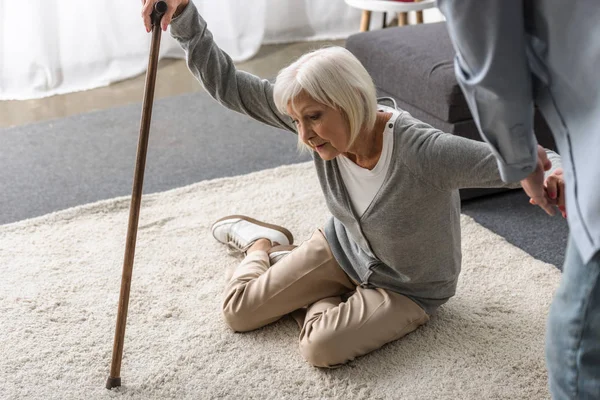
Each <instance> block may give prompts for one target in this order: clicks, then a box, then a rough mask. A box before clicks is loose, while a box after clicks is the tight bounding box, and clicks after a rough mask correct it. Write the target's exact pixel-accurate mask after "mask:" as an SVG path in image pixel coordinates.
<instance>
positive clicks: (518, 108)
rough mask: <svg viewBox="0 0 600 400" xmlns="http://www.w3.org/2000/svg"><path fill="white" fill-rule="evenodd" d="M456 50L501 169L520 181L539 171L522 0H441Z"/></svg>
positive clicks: (459, 71) (460, 75)
mask: <svg viewBox="0 0 600 400" xmlns="http://www.w3.org/2000/svg"><path fill="white" fill-rule="evenodd" d="M438 6H439V8H440V10H441V11H442V12H443V13H444V15H445V16H446V19H447V25H448V31H449V33H450V38H451V39H452V42H453V44H454V48H455V50H456V53H457V55H456V59H455V71H456V76H457V79H458V82H459V84H460V86H461V87H462V89H463V92H464V93H465V97H466V99H467V102H468V103H469V108H470V109H471V113H472V114H473V119H474V120H475V122H476V124H477V126H478V128H479V131H480V133H481V134H482V136H483V138H484V140H485V141H486V142H487V143H489V144H490V145H491V146H492V150H493V152H494V155H495V156H496V159H497V161H498V169H499V170H500V175H501V176H502V179H503V180H504V181H505V182H516V181H520V180H522V179H524V178H526V177H527V176H528V175H530V174H531V173H532V172H534V171H535V169H536V165H537V163H536V162H537V150H536V149H537V146H536V144H537V141H536V139H535V135H534V133H533V113H534V105H533V95H532V84H531V73H530V71H529V67H528V63H527V56H526V50H525V30H524V23H523V4H522V1H518V0H486V1H481V0H458V1H456V0H438Z"/></svg>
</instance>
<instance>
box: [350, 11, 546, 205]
mask: <svg viewBox="0 0 600 400" xmlns="http://www.w3.org/2000/svg"><path fill="white" fill-rule="evenodd" d="M346 48H347V49H348V50H349V51H350V52H352V53H353V54H354V55H355V56H356V57H357V58H358V59H359V60H360V61H361V62H362V64H363V65H364V66H365V68H366V69H367V71H369V73H370V74H371V76H372V77H373V80H374V82H375V85H376V87H377V91H378V95H379V96H389V97H393V98H394V99H395V100H396V102H397V103H398V107H400V108H402V109H404V110H406V111H408V112H409V113H411V114H412V115H413V116H414V117H415V118H418V119H420V120H422V121H423V122H426V123H428V124H430V125H431V126H433V127H436V128H438V129H440V130H442V131H444V132H448V133H452V134H455V135H460V136H463V137H466V138H470V139H475V140H481V137H480V135H479V132H478V131H477V127H476V125H475V122H474V121H473V117H472V116H471V112H470V111H469V107H468V106H467V102H466V100H465V98H464V96H463V94H462V91H461V89H460V87H459V86H458V83H457V81H456V78H455V75H454V64H453V59H454V49H453V47H452V43H451V42H450V38H449V36H448V32H447V30H446V24H445V23H444V22H440V23H434V24H421V25H410V26H403V27H397V28H386V29H381V30H376V31H369V32H364V33H358V34H355V35H353V36H350V37H349V38H348V40H347V41H346ZM535 132H536V135H537V138H538V142H539V143H540V144H541V145H542V146H544V147H547V148H550V149H552V150H555V149H556V145H555V143H554V139H553V137H552V134H551V132H550V129H549V128H548V125H546V122H545V120H544V119H543V117H542V116H541V115H540V113H539V112H536V116H535ZM499 191H500V190H498V189H464V190H461V198H462V199H463V200H465V199H469V198H473V197H477V196H481V195H486V194H491V193H496V192H499Z"/></svg>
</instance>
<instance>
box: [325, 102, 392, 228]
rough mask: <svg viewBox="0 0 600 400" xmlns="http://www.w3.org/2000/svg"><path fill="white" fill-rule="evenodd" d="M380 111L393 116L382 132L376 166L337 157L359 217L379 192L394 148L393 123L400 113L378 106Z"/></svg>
mask: <svg viewBox="0 0 600 400" xmlns="http://www.w3.org/2000/svg"><path fill="white" fill-rule="evenodd" d="M377 108H378V109H379V110H380V111H386V112H391V113H392V114H393V115H392V117H391V118H390V120H389V121H388V122H387V123H386V125H385V130H384V131H383V148H382V149H381V156H380V157H379V161H377V165H375V168H373V169H372V170H368V169H366V168H362V167H359V166H358V165H356V164H355V163H353V162H352V161H350V159H348V158H347V157H346V156H344V155H339V156H337V157H336V158H337V160H338V166H339V169H340V174H341V175H342V180H343V181H344V186H345V187H346V191H347V192H348V196H350V201H351V202H352V207H353V208H354V211H355V212H356V215H358V216H359V217H360V216H361V215H363V214H364V213H365V211H366V210H367V208H369V205H370V204H371V202H372V201H373V199H374V198H375V196H376V195H377V192H379V189H380V188H381V185H382V184H383V181H384V180H385V177H386V175H387V172H388V168H389V166H390V160H391V154H392V149H393V147H394V123H395V122H396V118H398V115H400V112H399V111H397V110H394V109H393V108H390V107H386V106H382V105H379V106H378V107H377Z"/></svg>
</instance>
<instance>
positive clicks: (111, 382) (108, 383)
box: [106, 376, 121, 390]
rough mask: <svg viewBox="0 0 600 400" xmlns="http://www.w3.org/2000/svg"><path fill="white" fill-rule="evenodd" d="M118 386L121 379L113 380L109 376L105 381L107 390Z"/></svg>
mask: <svg viewBox="0 0 600 400" xmlns="http://www.w3.org/2000/svg"><path fill="white" fill-rule="evenodd" d="M119 386H121V378H113V377H112V376H109V377H108V379H107V380H106V388H107V389H109V390H110V389H112V388H116V387H119Z"/></svg>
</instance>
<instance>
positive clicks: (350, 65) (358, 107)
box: [273, 46, 377, 144]
mask: <svg viewBox="0 0 600 400" xmlns="http://www.w3.org/2000/svg"><path fill="white" fill-rule="evenodd" d="M303 90H304V91H305V92H306V94H308V95H309V96H310V97H311V98H312V99H314V100H315V101H317V102H319V103H321V104H324V105H326V106H328V107H331V108H335V109H338V110H340V111H342V113H343V114H344V116H345V117H346V119H347V121H348V125H349V126H350V144H352V143H353V142H354V140H356V137H357V136H358V134H359V133H360V131H361V130H362V129H363V128H367V129H371V128H373V126H375V119H376V115H377V96H376V91H375V84H374V83H373V79H372V78H371V76H370V75H369V73H368V72H367V70H366V69H365V67H363V65H362V64H361V63H360V61H358V59H357V58H356V57H355V56H354V55H353V54H352V53H350V52H349V51H348V50H346V49H345V48H343V47H338V46H336V47H326V48H323V49H319V50H315V51H312V52H310V53H307V54H304V55H303V56H302V57H300V58H299V59H298V60H296V61H295V62H293V63H292V64H290V65H289V66H287V67H286V68H284V69H282V70H281V71H279V74H278V75H277V79H276V81H275V87H274V91H273V97H274V100H275V105H276V107H277V109H278V110H279V112H280V113H282V114H287V106H288V104H290V103H291V106H292V109H293V110H295V108H294V98H295V97H296V96H298V95H299V94H300V92H301V91H303Z"/></svg>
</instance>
